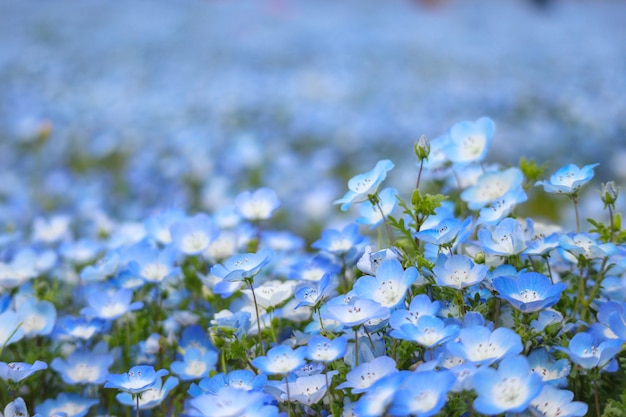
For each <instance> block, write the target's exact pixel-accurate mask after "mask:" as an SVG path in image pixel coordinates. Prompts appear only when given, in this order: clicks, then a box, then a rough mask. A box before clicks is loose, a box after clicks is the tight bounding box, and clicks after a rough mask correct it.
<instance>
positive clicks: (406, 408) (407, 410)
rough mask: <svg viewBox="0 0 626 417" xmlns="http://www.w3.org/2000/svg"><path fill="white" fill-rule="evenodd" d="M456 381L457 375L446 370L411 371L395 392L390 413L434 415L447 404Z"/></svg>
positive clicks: (392, 414) (396, 414)
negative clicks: (449, 393)
mask: <svg viewBox="0 0 626 417" xmlns="http://www.w3.org/2000/svg"><path fill="white" fill-rule="evenodd" d="M455 381H456V377H455V375H454V374H453V373H452V372H449V371H446V370H442V371H424V372H411V373H409V374H407V376H406V377H405V378H404V380H403V381H402V384H401V385H400V387H399V388H398V390H397V391H396V392H395V394H394V396H393V399H392V401H391V405H390V407H389V414H390V415H391V416H406V415H412V416H419V417H430V416H434V415H435V414H437V413H438V412H439V411H441V409H442V408H443V406H444V405H445V403H446V399H447V396H448V392H449V391H450V389H451V388H452V386H453V385H454V383H455Z"/></svg>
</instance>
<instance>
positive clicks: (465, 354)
mask: <svg viewBox="0 0 626 417" xmlns="http://www.w3.org/2000/svg"><path fill="white" fill-rule="evenodd" d="M446 348H447V349H448V350H449V351H450V353H452V354H453V355H456V356H458V357H461V358H463V359H465V360H468V361H470V362H473V363H475V364H477V365H489V364H492V363H494V362H496V361H498V360H500V359H502V358H504V357H505V356H508V355H515V354H518V353H520V352H521V351H522V349H523V346H522V339H521V337H520V336H519V335H518V334H517V333H515V332H514V331H513V330H511V329H509V328H506V327H498V328H497V329H495V330H494V331H493V332H492V331H490V330H489V329H488V328H486V327H483V326H470V327H465V328H463V329H461V331H460V332H459V336H458V337H457V338H456V340H452V341H450V342H448V343H447V344H446Z"/></svg>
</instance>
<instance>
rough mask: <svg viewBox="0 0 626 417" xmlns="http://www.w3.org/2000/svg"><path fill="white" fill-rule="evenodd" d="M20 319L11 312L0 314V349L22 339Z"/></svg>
mask: <svg viewBox="0 0 626 417" xmlns="http://www.w3.org/2000/svg"><path fill="white" fill-rule="evenodd" d="M21 323H22V322H21V319H20V317H19V316H18V314H17V313H16V312H15V311H13V310H6V311H4V312H2V313H0V349H1V348H3V347H6V346H8V345H10V344H11V343H15V342H17V341H19V340H20V339H22V338H23V337H24V330H23V329H22V325H21Z"/></svg>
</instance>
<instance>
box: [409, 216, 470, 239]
mask: <svg viewBox="0 0 626 417" xmlns="http://www.w3.org/2000/svg"><path fill="white" fill-rule="evenodd" d="M471 222H472V219H471V218H470V217H468V218H467V219H465V220H464V221H461V220H459V219H456V218H454V217H451V218H447V219H443V220H442V221H441V222H440V223H438V224H437V225H435V226H434V227H432V228H429V229H424V228H422V229H421V230H420V231H419V232H417V233H415V235H414V237H415V238H416V239H419V240H423V241H424V242H427V243H431V244H433V245H439V246H440V245H444V244H447V243H450V242H452V241H453V240H454V239H455V238H456V237H457V235H458V234H459V232H461V230H463V229H465V228H467V227H468V226H469V225H470V223H471Z"/></svg>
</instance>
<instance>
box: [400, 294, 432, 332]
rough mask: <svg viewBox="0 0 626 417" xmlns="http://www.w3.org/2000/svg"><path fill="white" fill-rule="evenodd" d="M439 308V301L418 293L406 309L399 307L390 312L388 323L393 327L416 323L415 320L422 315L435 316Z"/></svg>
mask: <svg viewBox="0 0 626 417" xmlns="http://www.w3.org/2000/svg"><path fill="white" fill-rule="evenodd" d="M440 308H441V302H439V301H431V300H430V298H428V296H427V295H426V294H418V295H416V296H415V297H414V298H413V299H412V300H411V304H409V308H408V310H406V309H401V310H396V311H394V312H393V313H391V317H389V324H390V325H391V327H393V328H394V329H399V328H400V326H402V325H403V324H407V323H411V324H413V325H417V320H419V318H420V317H422V316H435V315H437V313H438V312H439V309H440Z"/></svg>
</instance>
